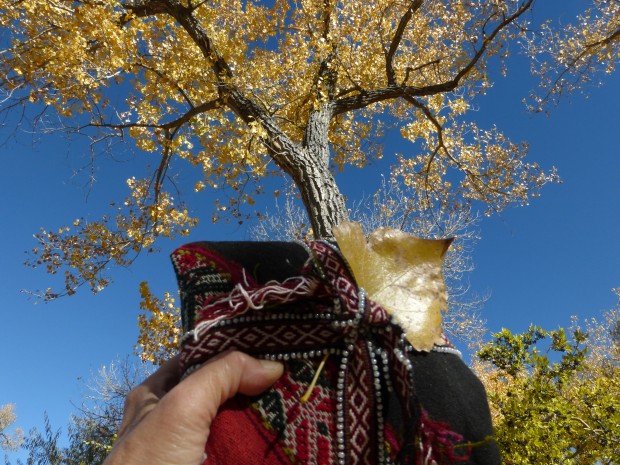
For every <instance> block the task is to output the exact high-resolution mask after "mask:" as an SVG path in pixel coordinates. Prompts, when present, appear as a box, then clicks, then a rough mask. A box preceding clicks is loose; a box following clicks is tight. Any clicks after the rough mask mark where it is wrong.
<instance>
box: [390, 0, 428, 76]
mask: <svg viewBox="0 0 620 465" xmlns="http://www.w3.org/2000/svg"><path fill="white" fill-rule="evenodd" d="M421 6H422V0H413V1H412V2H411V5H409V8H407V11H406V12H405V14H404V15H403V17H402V18H400V21H399V23H398V27H397V28H396V32H395V33H394V37H392V42H391V43H390V49H389V50H388V52H387V54H386V56H385V73H386V75H387V82H388V85H390V86H393V85H395V84H396V73H395V71H394V56H395V55H396V51H397V50H398V46H399V45H400V42H401V40H402V38H403V34H404V32H405V29H406V28H407V25H408V24H409V21H411V18H412V17H413V14H414V13H415V12H416V11H418V10H419V9H420V7H421ZM405 82H406V80H405Z"/></svg>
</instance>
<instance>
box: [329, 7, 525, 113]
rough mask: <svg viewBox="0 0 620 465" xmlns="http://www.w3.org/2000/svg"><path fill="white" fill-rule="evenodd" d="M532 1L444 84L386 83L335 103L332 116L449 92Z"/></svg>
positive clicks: (483, 43)
mask: <svg viewBox="0 0 620 465" xmlns="http://www.w3.org/2000/svg"><path fill="white" fill-rule="evenodd" d="M533 2H534V0H528V1H526V2H525V3H523V4H522V5H521V6H520V7H519V8H518V9H517V11H515V12H514V13H513V14H511V15H510V16H507V17H505V18H504V19H503V20H502V21H501V22H500V23H499V24H498V25H497V26H496V27H495V29H493V31H492V32H491V33H490V34H489V35H488V36H486V37H485V38H484V39H483V41H482V44H481V46H480V48H479V49H478V51H477V52H476V53H475V54H474V56H473V57H472V58H471V59H470V60H469V62H468V63H467V64H466V65H465V66H464V67H463V68H461V69H460V70H459V71H458V72H457V73H456V74H455V76H454V77H453V78H452V79H450V80H448V81H445V82H442V83H439V84H432V85H429V86H424V87H414V86H406V85H391V84H389V83H388V85H387V86H386V87H382V88H378V89H371V90H365V91H362V92H360V93H359V94H357V95H354V96H351V97H345V98H342V99H339V100H336V101H335V108H334V116H336V115H339V114H341V113H346V112H349V111H353V110H359V109H360V108H364V107H366V106H368V105H370V104H372V103H376V102H381V101H384V100H391V99H395V98H405V97H424V96H429V95H435V94H439V93H443V92H451V91H453V90H454V89H456V88H457V87H458V86H459V84H460V82H461V79H463V78H464V77H465V76H466V75H467V74H468V73H469V72H470V71H471V70H472V69H473V68H474V67H475V66H476V65H477V64H478V62H479V61H480V60H481V58H482V57H483V56H484V54H485V53H486V51H487V50H488V48H489V45H490V44H491V43H492V42H493V40H495V37H497V35H498V34H499V33H500V32H501V31H502V30H503V29H504V28H506V27H507V26H508V25H509V24H511V23H512V22H514V21H515V20H517V19H518V18H519V17H520V16H521V15H523V13H525V12H526V11H527V10H528V9H529V8H530V7H531V5H532V3H533Z"/></svg>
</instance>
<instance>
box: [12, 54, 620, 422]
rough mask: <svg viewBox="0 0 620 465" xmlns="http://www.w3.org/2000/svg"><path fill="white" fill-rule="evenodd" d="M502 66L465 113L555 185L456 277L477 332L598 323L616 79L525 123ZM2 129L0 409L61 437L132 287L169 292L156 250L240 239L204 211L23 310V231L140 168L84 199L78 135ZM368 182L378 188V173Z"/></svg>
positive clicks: (31, 282)
mask: <svg viewBox="0 0 620 465" xmlns="http://www.w3.org/2000/svg"><path fill="white" fill-rule="evenodd" d="M516 61H517V63H516V65H517V67H516V68H515V67H512V68H511V70H510V72H509V76H508V78H507V79H502V78H498V79H497V80H496V81H495V86H494V87H493V88H492V89H491V90H490V91H489V93H488V95H487V96H485V97H483V98H481V99H480V100H479V101H478V105H479V111H478V113H477V114H476V115H475V117H476V119H477V122H478V123H479V124H480V126H483V127H489V126H491V125H492V124H497V126H498V127H499V128H501V129H502V130H504V131H505V132H506V133H507V134H508V135H510V137H511V139H512V140H514V141H519V140H527V141H528V142H529V144H530V153H529V158H530V160H532V161H537V162H539V163H540V164H541V165H542V166H543V167H546V168H550V167H551V166H556V167H557V168H558V171H559V173H560V175H561V177H562V179H563V184H561V185H550V186H548V187H546V188H545V189H543V192H542V196H541V198H540V199H538V200H535V201H534V202H532V204H531V205H530V206H528V207H522V208H521V207H520V208H514V209H510V210H508V211H506V212H504V213H503V214H502V215H501V216H499V217H492V218H485V219H484V220H483V221H482V223H481V234H482V240H481V241H480V242H479V244H478V246H477V248H476V250H475V252H474V261H475V263H476V266H477V268H476V270H475V271H474V272H473V273H472V274H471V275H470V276H469V280H470V282H471V286H472V289H473V291H475V292H478V293H486V292H490V293H491V298H490V300H489V301H488V303H487V305H486V307H485V309H484V313H483V316H484V317H485V318H486V319H487V320H488V325H489V328H490V329H491V330H498V329H500V328H501V327H508V328H510V329H513V330H516V331H521V330H524V329H525V328H527V326H528V325H529V324H530V323H536V324H539V325H541V326H543V327H546V328H553V327H557V326H559V325H567V324H569V321H570V320H569V317H570V315H578V316H579V317H580V318H587V317H591V316H598V315H600V313H601V311H603V310H605V309H608V308H611V307H612V306H613V305H614V304H615V303H616V298H615V297H614V295H613V294H612V293H611V288H613V287H618V286H620V271H619V264H620V243H619V242H618V237H620V202H618V199H620V182H618V178H619V177H620V156H619V155H620V148H619V147H618V142H619V139H620V117H619V116H618V108H620V79H618V78H617V73H616V75H615V79H611V78H610V79H608V80H607V82H606V84H605V86H604V87H601V88H589V89H587V98H586V97H584V96H581V95H575V96H573V97H571V98H567V99H565V100H563V101H562V103H561V105H560V107H559V108H557V109H554V110H553V112H552V114H551V116H550V117H546V116H544V115H531V114H528V113H527V112H526V111H525V109H524V107H523V104H522V103H521V100H522V98H523V97H524V96H526V95H527V93H528V91H529V89H530V88H531V87H532V86H533V82H532V81H531V80H530V78H529V77H528V74H527V70H526V69H524V68H523V66H524V64H523V63H522V62H520V63H519V60H516ZM519 66H520V67H521V68H520V69H519ZM13 129H14V128H10V127H9V128H3V129H0V143H2V144H3V145H1V146H0V157H2V166H3V169H2V170H1V171H0V189H1V190H2V198H3V202H1V203H0V218H2V220H1V221H2V225H1V227H0V238H1V243H2V258H1V259H0V278H1V279H0V295H1V296H2V301H3V305H2V310H1V312H2V318H1V320H0V322H1V323H0V350H1V352H0V353H2V357H1V359H0V373H2V375H1V376H2V381H1V382H0V404H4V403H7V402H13V403H15V404H16V405H17V414H18V419H19V421H18V423H19V425H21V426H22V427H23V428H24V429H25V430H28V429H29V428H31V427H33V426H38V427H41V424H42V415H43V412H44V411H47V412H48V413H49V415H50V418H51V421H52V424H53V425H55V426H56V427H60V426H62V427H63V428H64V427H66V425H67V424H68V422H69V417H70V414H71V413H72V412H73V410H74V407H73V405H72V402H73V403H74V404H78V403H79V402H80V397H81V393H82V392H81V386H83V385H82V384H81V383H80V381H79V379H80V378H82V379H83V378H88V377H89V376H90V374H91V373H93V372H95V371H96V370H97V369H98V368H99V367H100V366H101V365H103V364H108V363H109V362H110V361H112V360H114V359H115V357H117V356H121V357H122V356H124V355H125V354H127V353H130V352H131V351H132V347H133V345H134V344H135V341H136V336H137V328H136V318H137V315H138V313H139V309H138V302H139V294H138V283H139V282H140V281H144V280H147V281H150V282H151V284H152V285H153V286H154V287H155V288H156V289H160V290H164V289H174V288H175V287H176V282H175V279H174V275H173V272H172V268H171V266H170V264H169V261H168V258H167V254H168V253H169V252H170V251H171V250H172V249H173V248H174V247H175V246H176V245H179V244H180V243H181V242H185V241H194V240H218V239H246V238H247V232H246V230H245V229H243V228H240V227H237V226H234V225H229V226H227V225H219V226H217V227H213V226H212V225H211V223H210V220H209V218H208V216H206V215H205V217H203V221H202V225H201V226H200V227H199V228H198V229H197V230H196V231H195V232H194V233H193V235H192V236H191V237H189V238H187V239H184V240H183V241H177V242H175V243H162V244H161V246H162V252H163V253H161V254H154V255H143V256H141V257H140V259H139V261H138V263H137V264H136V266H134V267H132V268H131V269H127V270H118V271H116V272H115V274H114V278H115V283H114V284H113V285H112V286H110V287H109V288H108V289H106V290H105V291H104V292H103V293H101V294H100V295H98V296H92V295H90V294H89V293H88V291H86V292H81V293H78V295H77V296H74V297H71V298H64V299H61V300H59V301H57V302H53V303H51V304H38V305H35V304H34V301H33V300H29V299H28V297H27V296H26V295H25V294H22V293H20V290H21V289H33V288H46V287H48V286H49V285H51V283H52V282H54V281H52V280H50V277H49V276H47V275H45V274H44V273H42V272H40V271H35V270H31V269H29V268H26V267H25V266H23V261H24V260H25V259H26V254H25V252H26V251H27V250H29V249H31V248H32V247H33V246H35V242H34V239H33V238H32V234H33V233H36V232H37V231H38V228H39V227H40V226H45V227H47V228H50V229H52V228H54V229H57V228H58V227H60V226H63V225H66V224H70V223H71V222H72V221H73V219H75V218H77V217H80V216H85V217H87V218H91V219H96V218H97V217H98V215H100V214H101V213H102V212H103V211H104V210H105V207H106V204H107V202H109V201H110V200H112V198H113V197H116V200H118V198H119V197H120V196H122V195H124V191H123V189H124V187H123V186H124V181H125V179H126V178H127V177H129V176H131V175H136V172H137V173H138V174H137V176H139V174H140V172H141V170H142V169H143V162H142V160H141V159H140V158H138V159H132V158H128V159H125V160H123V161H122V162H120V163H119V162H112V161H107V162H104V163H103V164H102V165H100V166H98V168H97V169H98V171H97V173H96V177H97V179H98V182H97V183H96V185H95V186H94V188H93V190H92V192H91V193H90V195H88V196H87V195H86V191H85V190H84V187H83V183H84V177H83V176H73V171H74V170H75V169H76V168H79V167H80V166H82V165H83V164H84V163H85V162H86V159H85V158H84V157H83V151H84V147H83V145H82V144H81V142H80V141H79V140H78V141H76V142H73V143H71V144H67V143H66V141H64V140H63V139H61V138H56V137H49V138H47V137H46V138H43V139H41V140H40V141H38V142H34V143H33V141H32V138H31V137H30V136H28V135H24V134H21V135H19V136H18V137H17V139H16V140H13V139H12V135H11V134H12V132H13ZM5 141H6V143H5ZM390 153H391V150H390V148H389V147H388V148H387V150H386V155H388V154H390ZM375 174H376V178H375V179H376V185H378V183H379V174H380V173H378V172H376V173H373V176H374V175H375ZM356 175H357V173H356V172H355V171H353V172H352V173H351V175H349V176H345V177H343V178H342V187H343V190H344V191H345V193H347V194H348V195H349V197H351V198H354V197H355V196H357V195H360V194H361V193H365V194H372V193H373V187H374V186H370V187H369V184H368V183H364V184H363V187H361V186H360V183H359V182H357V183H354V181H353V180H355V179H356ZM362 188H363V189H365V190H364V191H362V190H361V189H362ZM205 202H208V200H205Z"/></svg>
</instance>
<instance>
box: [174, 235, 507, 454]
mask: <svg viewBox="0 0 620 465" xmlns="http://www.w3.org/2000/svg"><path fill="white" fill-rule="evenodd" d="M205 245H206V246H208V247H209V248H210V249H211V250H214V251H216V252H217V253H218V254H219V255H221V256H222V258H225V259H227V260H231V261H233V262H236V263H237V264H239V265H241V266H243V267H244V268H245V269H246V270H247V271H248V272H249V273H251V274H252V276H253V278H254V279H255V280H256V281H257V282H258V283H265V282H267V281H270V280H277V281H283V280H285V279H286V278H288V277H291V276H295V275H298V274H299V271H300V269H301V267H302V266H303V264H304V263H305V261H306V260H307V258H308V254H307V252H306V250H305V249H304V247H303V246H301V245H300V244H298V243H294V242H251V241H239V242H208V243H205ZM192 323H193V322H189V321H184V326H185V325H188V324H189V325H191V324H192ZM411 359H412V362H413V365H414V381H415V389H416V393H417V395H418V398H419V400H420V403H421V405H422V407H423V408H424V409H425V410H426V411H427V412H428V415H429V418H431V419H432V420H434V421H442V422H446V423H448V424H449V425H450V429H452V430H453V431H455V432H457V433H459V434H461V435H463V437H464V439H465V442H467V443H476V444H478V443H480V444H479V445H477V446H476V447H474V448H473V449H472V451H471V456H470V460H469V461H467V462H461V463H463V464H471V465H499V464H501V459H500V454H499V449H498V447H497V444H496V443H495V441H493V440H492V434H493V428H492V424H491V415H490V412H489V406H488V401H487V397H486V392H485V390H484V386H483V385H482V383H481V382H480V380H479V379H478V378H477V377H476V376H475V375H474V373H473V372H472V371H471V370H470V369H469V368H468V367H467V365H465V363H464V362H463V361H462V360H461V359H460V358H459V357H458V356H457V355H454V354H450V353H440V352H431V353H414V354H413V355H412V358H411ZM490 438H491V439H490ZM485 439H486V441H485ZM439 465H441V464H439Z"/></svg>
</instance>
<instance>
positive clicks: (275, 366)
mask: <svg viewBox="0 0 620 465" xmlns="http://www.w3.org/2000/svg"><path fill="white" fill-rule="evenodd" d="M260 364H261V365H262V367H263V368H264V369H265V370H267V371H271V372H273V373H281V372H282V371H283V370H284V365H283V364H282V362H274V361H273V360H260Z"/></svg>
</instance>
